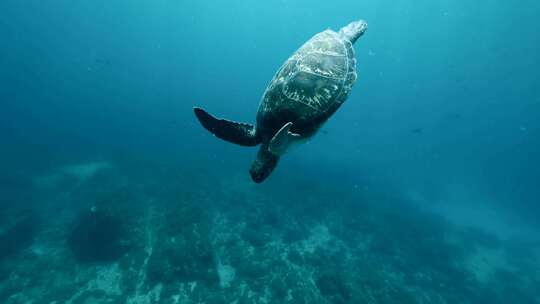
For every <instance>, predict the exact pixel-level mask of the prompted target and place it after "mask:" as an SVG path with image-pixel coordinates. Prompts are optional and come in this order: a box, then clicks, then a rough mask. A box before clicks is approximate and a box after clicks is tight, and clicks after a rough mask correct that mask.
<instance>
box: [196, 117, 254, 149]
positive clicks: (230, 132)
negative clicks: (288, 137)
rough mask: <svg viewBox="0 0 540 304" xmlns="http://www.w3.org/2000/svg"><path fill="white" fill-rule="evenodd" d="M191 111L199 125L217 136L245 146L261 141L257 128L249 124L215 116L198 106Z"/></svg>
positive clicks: (251, 145)
mask: <svg viewBox="0 0 540 304" xmlns="http://www.w3.org/2000/svg"><path fill="white" fill-rule="evenodd" d="M193 111H194V112H195V116H197V118H198V119H199V121H200V122H201V125H202V126H203V127H204V128H205V129H206V130H208V131H210V133H212V134H214V135H215V136H216V137H218V138H221V139H223V140H226V141H228V142H231V143H233V144H237V145H241V146H247V147H253V146H256V145H258V144H260V143H261V138H260V136H258V134H257V129H256V128H255V127H254V126H252V125H250V124H246V123H240V122H234V121H229V120H225V119H220V118H216V117H214V116H212V115H210V114H208V112H206V111H205V110H203V109H201V108H198V107H194V108H193Z"/></svg>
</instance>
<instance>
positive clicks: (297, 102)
mask: <svg viewBox="0 0 540 304" xmlns="http://www.w3.org/2000/svg"><path fill="white" fill-rule="evenodd" d="M355 81H356V59H355V58H354V49H353V48H352V44H351V43H350V42H349V41H348V40H346V39H342V38H341V36H340V35H339V34H337V33H336V32H333V31H331V30H327V31H324V32H322V33H319V34H317V35H315V36H314V37H313V38H311V39H310V40H309V41H308V42H306V43H305V44H304V45H303V46H302V47H301V48H300V49H298V50H297V51H296V52H295V53H294V54H293V55H292V56H291V57H290V58H289V59H288V60H287V61H286V62H285V63H284V64H283V66H282V67H281V68H280V69H279V71H278V72H277V73H276V75H275V76H274V78H273V79H272V81H271V82H270V84H269V86H268V88H267V89H266V92H265V93H264V95H263V98H262V101H261V104H260V106H259V112H258V115H257V124H258V128H259V131H261V134H262V135H263V136H264V135H265V133H270V134H271V135H273V134H274V133H275V131H277V130H279V128H281V127H282V126H283V125H284V124H285V123H287V122H289V121H291V122H293V131H294V132H297V133H299V134H301V135H303V136H309V135H311V134H312V133H313V132H315V131H316V130H317V128H318V127H319V126H320V125H321V124H322V123H323V122H324V121H326V120H327V119H328V118H329V117H330V116H331V115H332V114H333V113H334V112H335V111H336V110H337V109H338V108H339V106H340V105H341V104H342V103H343V102H344V101H345V100H346V99H347V97H348V96H349V93H350V91H351V88H352V86H353V84H354V82H355ZM271 135H269V136H271Z"/></svg>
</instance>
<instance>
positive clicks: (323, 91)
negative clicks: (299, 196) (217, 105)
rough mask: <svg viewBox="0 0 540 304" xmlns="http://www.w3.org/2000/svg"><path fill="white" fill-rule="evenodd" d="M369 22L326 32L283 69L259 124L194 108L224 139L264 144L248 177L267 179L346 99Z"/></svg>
mask: <svg viewBox="0 0 540 304" xmlns="http://www.w3.org/2000/svg"><path fill="white" fill-rule="evenodd" d="M366 29H367V23H366V22H365V21H363V20H360V21H355V22H352V23H350V24H349V25H347V26H345V27H343V28H342V29H341V30H340V31H339V32H334V31H332V30H326V31H323V32H321V33H319V34H317V35H315V36H314V37H313V38H311V39H310V40H309V41H308V42H306V43H305V44H304V45H303V46H302V47H301V48H300V49H298V50H297V51H296V52H295V53H294V54H293V55H292V56H291V57H290V58H289V59H288V60H287V61H286V62H285V63H284V64H283V66H282V67H281V68H280V69H279V71H278V72H277V73H276V75H275V76H274V78H273V79H272V81H271V82H270V84H269V85H268V88H267V89H266V91H265V92H264V95H263V97H262V100H261V102H260V105H259V110H258V112H257V125H256V126H253V125H250V124H246V123H238V122H233V121H228V120H225V119H220V118H216V117H214V116H212V115H210V114H208V113H207V112H206V111H205V110H203V109H201V108H198V107H195V108H194V111H195V115H196V116H197V118H198V119H199V121H200V122H201V124H202V126H203V127H204V128H206V129H207V130H208V131H210V132H211V133H213V134H214V135H215V136H216V137H218V138H221V139H223V140H226V141H229V142H232V143H235V144H238V145H242V146H248V147H249V146H256V145H259V144H262V145H261V147H260V149H259V152H258V154H257V159H256V160H255V161H254V162H253V164H252V165H251V169H250V170H249V173H250V175H251V178H252V179H253V181H254V182H256V183H260V182H262V181H264V180H265V179H266V178H267V177H268V176H269V175H270V173H271V172H272V170H274V168H275V167H276V165H277V163H278V160H279V158H280V156H282V155H283V154H284V153H285V152H286V151H287V149H288V148H289V147H290V146H291V144H293V143H295V142H301V140H302V139H307V138H309V137H311V136H313V135H314V134H315V133H316V132H317V130H318V129H319V127H320V126H321V125H322V124H323V123H324V122H325V121H326V120H327V119H328V118H329V117H330V116H331V115H332V114H333V113H334V112H335V111H336V110H337V109H338V108H339V106H341V104H342V103H343V102H344V101H345V100H346V99H347V97H348V96H349V93H350V91H351V88H352V86H353V84H354V82H355V81H356V59H355V58H354V49H353V47H352V45H353V43H355V42H356V40H357V39H358V38H359V37H360V36H362V35H363V34H364V32H365V31H366Z"/></svg>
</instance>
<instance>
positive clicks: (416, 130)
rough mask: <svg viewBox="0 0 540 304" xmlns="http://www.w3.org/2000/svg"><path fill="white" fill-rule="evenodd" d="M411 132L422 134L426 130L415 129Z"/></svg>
mask: <svg viewBox="0 0 540 304" xmlns="http://www.w3.org/2000/svg"><path fill="white" fill-rule="evenodd" d="M411 132H413V133H415V134H422V132H424V128H414V129H412V130H411Z"/></svg>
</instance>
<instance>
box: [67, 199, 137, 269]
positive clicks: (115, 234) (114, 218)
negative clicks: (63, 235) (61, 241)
mask: <svg viewBox="0 0 540 304" xmlns="http://www.w3.org/2000/svg"><path fill="white" fill-rule="evenodd" d="M128 237H129V235H128V233H127V226H126V222H125V221H124V220H123V218H122V217H121V215H119V214H114V213H113V212H110V211H108V210H107V209H105V208H97V207H91V208H90V209H88V210H84V211H83V212H81V213H80V214H79V216H78V217H77V219H76V221H75V224H74V227H73V229H72V230H71V233H70V235H69V238H68V246H69V248H70V249H71V251H72V252H73V254H74V256H75V257H76V258H77V260H79V261H81V262H110V261H115V260H117V259H118V258H120V257H121V256H122V255H123V254H125V253H126V252H127V251H128V249H129V248H130V242H129V241H128Z"/></svg>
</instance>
